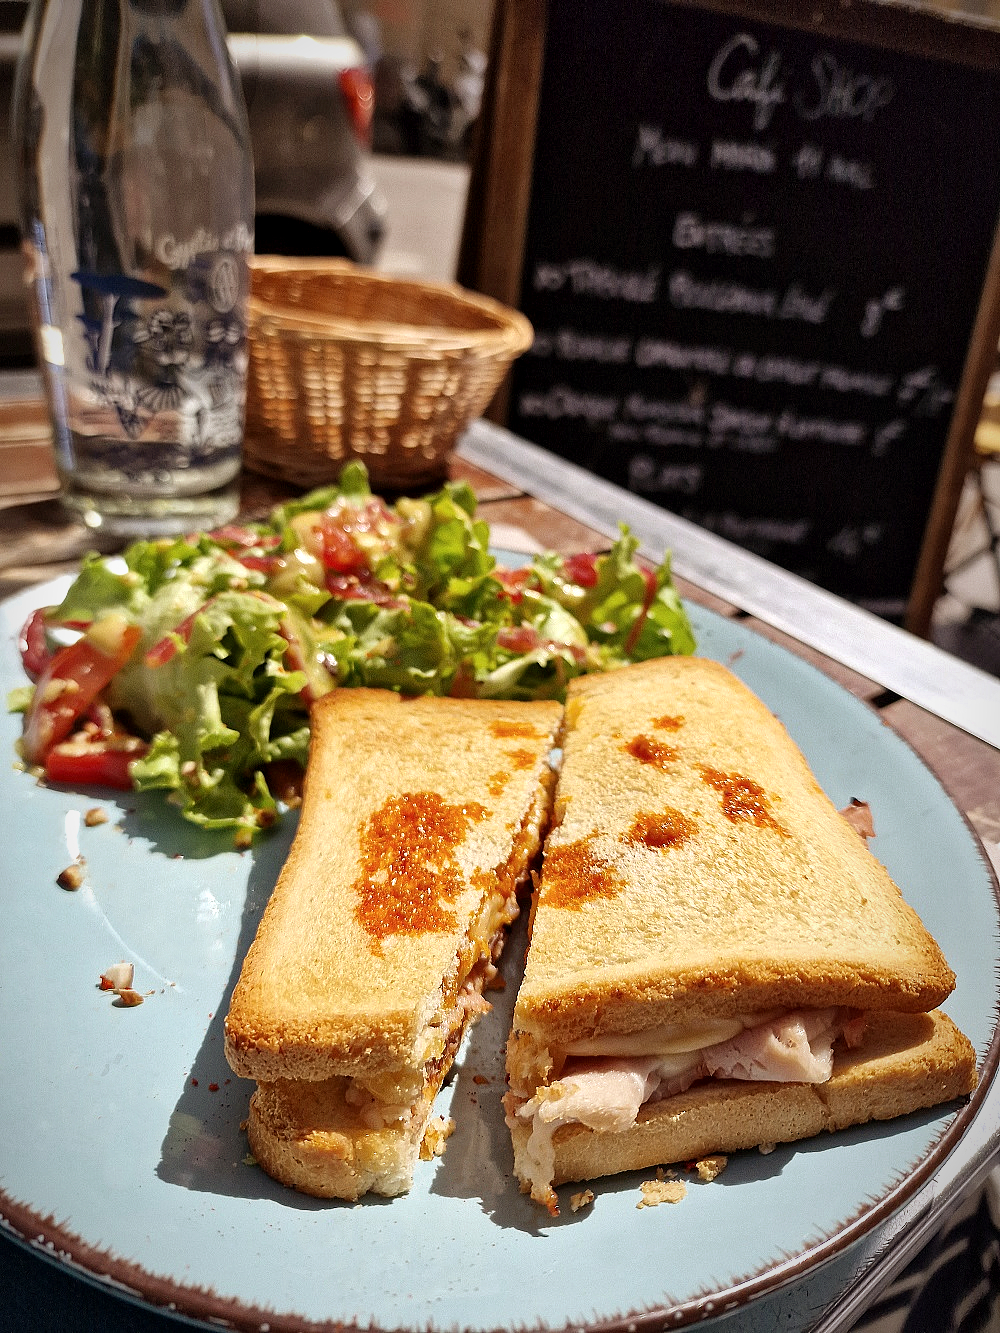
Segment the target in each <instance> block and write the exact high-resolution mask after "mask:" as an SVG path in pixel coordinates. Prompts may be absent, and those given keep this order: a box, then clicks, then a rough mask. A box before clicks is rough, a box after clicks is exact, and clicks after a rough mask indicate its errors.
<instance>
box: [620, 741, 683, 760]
mask: <svg viewBox="0 0 1000 1333" xmlns="http://www.w3.org/2000/svg"><path fill="white" fill-rule="evenodd" d="M624 748H625V750H626V752H627V753H628V754H630V755H631V756H632V758H633V759H638V760H639V763H640V764H652V765H653V766H654V768H666V766H667V765H668V764H672V763H673V762H674V760H675V759H676V758H677V748H676V746H673V745H668V744H667V743H666V741H658V740H657V739H656V737H655V736H633V737H632V739H631V740H630V741H629V743H628V744H627V745H626V746H625V747H624Z"/></svg>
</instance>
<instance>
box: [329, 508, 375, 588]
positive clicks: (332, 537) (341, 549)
mask: <svg viewBox="0 0 1000 1333" xmlns="http://www.w3.org/2000/svg"><path fill="white" fill-rule="evenodd" d="M320 536H321V538H322V541H323V554H322V557H321V558H322V561H323V566H324V568H325V569H328V570H331V571H332V572H333V573H335V574H361V573H367V572H368V561H367V559H366V557H365V553H364V551H362V550H361V548H360V547H359V546H357V545H356V544H355V543H354V542H353V541H352V540H351V538H350V535H349V534H348V533H347V532H346V531H345V530H344V526H343V524H341V523H338V522H337V520H336V519H335V518H334V517H333V516H332V515H331V514H323V515H322V516H321V517H320Z"/></svg>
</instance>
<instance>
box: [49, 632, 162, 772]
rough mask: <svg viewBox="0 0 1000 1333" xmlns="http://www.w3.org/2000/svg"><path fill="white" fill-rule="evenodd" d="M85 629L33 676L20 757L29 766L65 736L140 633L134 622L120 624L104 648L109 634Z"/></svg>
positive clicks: (125, 658)
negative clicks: (94, 633)
mask: <svg viewBox="0 0 1000 1333" xmlns="http://www.w3.org/2000/svg"><path fill="white" fill-rule="evenodd" d="M91 633H92V631H91V632H88V633H87V634H85V635H83V637H82V638H80V639H77V641H76V643H72V644H70V645H69V646H68V647H67V648H61V649H60V650H59V652H57V653H56V654H55V655H54V656H53V657H52V658H50V659H49V661H48V662H47V663H46V664H45V667H44V668H43V670H42V673H41V675H40V676H39V677H38V681H37V683H36V685H35V689H34V693H33V695H32V699H31V705H30V707H29V709H28V712H27V715H26V717H25V720H24V757H25V759H26V760H27V761H28V763H29V764H40V763H42V762H43V761H44V759H45V756H46V755H47V754H48V752H49V750H51V748H52V746H53V745H56V744H58V742H59V741H61V740H64V739H65V738H66V737H67V736H68V735H69V733H70V732H71V731H72V729H73V726H74V724H75V723H76V721H77V719H78V718H81V717H83V716H84V715H85V714H86V713H87V711H88V710H89V708H90V706H91V704H92V703H93V702H94V700H95V699H96V698H97V696H98V695H99V694H100V692H101V691H102V690H103V689H104V688H105V686H106V685H107V684H108V682H109V681H110V680H111V679H112V677H113V676H114V675H115V674H116V673H117V672H118V671H120V670H121V668H122V667H123V666H124V665H125V663H126V662H127V661H128V660H129V658H130V657H131V656H132V653H133V650H134V649H135V646H136V644H137V643H138V642H139V638H140V635H141V631H140V629H139V627H138V625H128V624H124V622H123V624H122V628H121V631H120V633H118V634H117V636H116V637H115V638H114V639H113V640H112V641H111V642H110V649H111V650H110V651H106V649H107V648H108V647H109V638H110V636H109V635H107V634H106V633H103V634H102V635H101V637H100V639H99V640H97V639H96V638H92V637H91Z"/></svg>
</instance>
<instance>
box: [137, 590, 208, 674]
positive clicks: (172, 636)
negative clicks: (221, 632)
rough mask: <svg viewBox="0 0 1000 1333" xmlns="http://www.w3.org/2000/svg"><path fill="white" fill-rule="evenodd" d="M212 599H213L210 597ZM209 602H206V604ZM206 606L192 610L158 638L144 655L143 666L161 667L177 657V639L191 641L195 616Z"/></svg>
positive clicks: (183, 641) (185, 641)
mask: <svg viewBox="0 0 1000 1333" xmlns="http://www.w3.org/2000/svg"><path fill="white" fill-rule="evenodd" d="M209 600H211V599H209ZM207 605H208V602H206V603H205V606H207ZM204 609H205V608H204V607H201V606H199V608H198V610H197V611H192V612H191V614H190V615H189V616H185V618H184V619H183V620H182V621H181V623H180V624H179V625H176V626H175V627H174V628H173V629H172V630H171V631H170V633H169V634H164V636H163V638H162V639H157V641H156V642H155V643H154V644H153V646H152V648H149V649H147V651H146V652H145V654H144V655H143V659H142V662H143V666H148V667H161V666H165V665H166V664H167V662H169V661H170V659H171V658H172V657H176V655H177V651H178V647H177V640H178V639H180V641H181V642H182V643H190V642H191V631H192V630H193V629H194V622H195V617H196V616H199V615H201V613H202V611H203V610H204Z"/></svg>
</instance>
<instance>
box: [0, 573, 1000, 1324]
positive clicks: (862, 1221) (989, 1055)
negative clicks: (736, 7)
mask: <svg viewBox="0 0 1000 1333" xmlns="http://www.w3.org/2000/svg"><path fill="white" fill-rule="evenodd" d="M494 554H497V555H499V554H507V553H506V552H502V553H501V552H497V551H494ZM72 578H73V575H72V574H62V575H59V576H57V577H56V578H53V579H50V580H46V581H44V582H41V583H38V584H35V585H32V586H31V587H29V588H26V589H22V590H20V591H18V592H16V593H14V594H13V595H11V596H9V597H7V598H5V599H0V609H2V610H3V612H4V614H5V615H8V614H9V613H10V612H12V611H13V612H14V614H20V613H21V612H19V611H15V608H18V607H20V608H23V614H24V616H25V617H26V616H27V614H29V613H30V611H31V610H33V609H34V608H35V607H37V606H42V605H48V604H51V599H52V598H53V597H54V596H56V595H58V590H59V589H60V588H65V587H67V586H68V585H69V583H70V582H71V581H72ZM46 598H48V599H50V600H46ZM685 603H686V605H687V606H688V607H689V609H693V610H695V611H696V612H697V615H698V616H704V617H707V619H708V620H709V621H710V622H711V621H715V622H719V623H720V624H724V625H726V626H727V627H729V628H730V629H735V630H736V631H737V632H738V633H740V634H745V635H747V636H749V637H750V639H751V641H760V642H761V643H762V644H763V645H765V649H766V652H767V653H768V654H771V653H776V654H777V655H778V656H779V657H782V658H787V659H789V661H790V662H793V663H794V664H795V668H794V669H796V670H802V671H804V673H805V674H806V675H807V676H808V675H811V674H814V675H816V676H818V677H820V678H821V679H822V680H823V681H824V682H825V684H826V685H827V686H832V687H833V688H834V689H835V690H836V691H837V692H839V693H840V694H842V695H843V696H845V700H846V701H849V702H848V703H847V706H848V707H850V708H860V709H862V710H864V711H865V712H867V713H868V714H869V715H870V716H872V717H874V718H880V713H879V710H878V709H877V708H876V707H874V706H873V704H872V703H871V702H870V701H869V700H867V699H865V698H863V697H861V696H859V695H856V694H854V693H852V691H850V690H849V689H847V687H846V686H845V685H843V684H842V683H841V682H840V681H839V680H837V679H836V678H835V677H834V676H832V675H830V674H828V673H827V672H825V671H824V670H823V669H822V668H821V667H820V666H818V665H817V664H816V663H815V662H813V661H811V660H809V659H807V658H804V657H799V656H798V655H797V654H795V653H794V652H792V651H791V650H790V649H789V648H788V647H786V646H785V645H784V644H782V643H778V642H776V641H775V640H773V639H771V638H769V637H768V636H766V635H764V634H760V633H759V632H758V631H757V630H755V629H754V628H753V626H752V625H750V624H747V623H745V622H744V621H743V620H742V619H740V618H736V619H735V620H734V619H733V618H732V617H728V616H724V615H721V614H720V613H719V612H717V611H713V610H712V609H711V608H709V607H705V606H702V605H701V604H700V603H694V602H691V601H690V600H689V599H685ZM887 730H888V732H889V733H890V734H891V735H892V736H893V737H894V739H895V741H896V742H899V743H901V744H902V745H903V746H904V747H905V749H906V751H908V753H909V755H910V756H911V758H912V759H913V760H915V761H916V763H917V764H918V765H919V767H920V768H922V769H923V770H924V771H925V773H926V774H927V775H928V776H929V777H930V778H931V779H932V781H933V783H934V785H935V787H936V788H937V790H938V792H939V793H940V795H941V796H942V797H943V798H944V800H945V801H946V802H947V804H948V805H949V806H951V808H952V810H953V811H954V812H955V813H956V814H957V815H958V816H959V818H960V820H961V823H962V826H963V827H964V829H965V832H966V834H967V835H969V837H970V840H971V844H972V849H973V850H974V851H975V853H976V855H977V857H978V860H979V862H980V863H981V866H982V869H983V870H984V871H985V874H986V878H987V881H988V885H989V888H990V891H991V893H992V897H993V906H994V909H995V910H996V912H997V915H998V920H1000V879H998V875H997V871H996V870H995V868H994V866H993V864H992V862H991V860H990V858H989V856H988V854H987V852H986V850H985V847H984V845H983V842H982V839H981V837H980V836H979V833H978V831H977V830H976V829H975V827H974V826H973V824H972V822H971V820H970V819H969V818H968V815H967V814H966V813H965V811H964V810H962V809H961V807H960V806H959V805H958V804H957V803H956V801H955V799H954V798H953V797H952V795H951V793H950V792H949V791H948V789H947V788H946V787H945V785H944V783H943V781H942V780H941V778H940V777H939V776H938V774H937V773H936V771H935V770H934V768H933V767H932V765H931V764H930V763H929V762H928V761H927V760H926V759H925V758H924V757H923V756H922V755H921V754H920V753H919V751H918V750H917V749H916V747H915V746H914V745H913V744H912V743H911V742H910V740H909V739H908V738H907V737H906V736H904V735H902V734H901V733H900V732H899V731H897V730H896V729H895V728H893V727H891V726H890V727H888V728H887ZM992 1023H993V1028H992V1034H991V1037H990V1040H989V1044H988V1046H987V1049H986V1052H985V1055H984V1057H983V1060H982V1063H981V1065H980V1067H979V1082H978V1084H977V1087H976V1088H975V1090H974V1091H973V1092H972V1093H971V1094H969V1095H968V1097H967V1098H965V1099H963V1101H962V1102H961V1103H960V1104H958V1106H957V1108H956V1109H955V1110H954V1111H953V1112H952V1113H950V1118H949V1120H948V1122H947V1124H945V1125H944V1126H943V1127H942V1128H941V1130H940V1132H939V1133H938V1134H937V1136H936V1138H935V1139H934V1140H933V1141H932V1142H931V1143H930V1144H929V1146H928V1147H927V1148H926V1149H925V1151H924V1153H923V1156H922V1157H921V1158H920V1160H918V1161H917V1162H916V1163H915V1164H913V1165H912V1166H910V1167H907V1168H906V1169H905V1173H904V1174H903V1175H902V1177H901V1178H900V1179H899V1180H898V1181H897V1182H896V1183H895V1184H894V1185H892V1186H890V1187H889V1188H888V1189H887V1190H886V1191H885V1192H884V1193H883V1194H882V1195H881V1197H880V1198H878V1199H876V1200H875V1201H874V1202H872V1203H871V1204H870V1205H869V1206H864V1204H862V1206H861V1207H860V1208H859V1209H858V1211H857V1213H856V1215H855V1216H854V1217H853V1218H851V1219H850V1220H849V1221H847V1222H843V1223H840V1224H837V1225H836V1227H835V1229H834V1230H833V1231H832V1232H830V1233H829V1234H826V1235H823V1236H822V1237H821V1239H819V1240H813V1241H809V1242H807V1243H806V1244H805V1246H804V1248H803V1249H801V1250H800V1251H798V1252H797V1253H795V1254H789V1255H787V1256H786V1258H785V1259H783V1260H781V1261H779V1262H778V1263H768V1264H767V1265H766V1266H765V1267H763V1268H761V1269H759V1270H757V1271H755V1272H751V1273H748V1274H745V1275H743V1276H741V1277H738V1278H736V1279H733V1280H732V1281H729V1282H727V1283H726V1285H724V1286H720V1287H717V1288H715V1289H713V1290H711V1291H704V1292H702V1293H699V1294H698V1295H697V1296H694V1297H691V1298H688V1299H687V1300H684V1301H681V1302H679V1303H677V1304H675V1305H670V1306H666V1305H655V1306H649V1307H646V1308H642V1309H634V1310H631V1311H623V1312H621V1313H616V1314H614V1315H608V1316H605V1317H599V1318H596V1319H593V1320H586V1321H578V1322H576V1323H574V1324H573V1325H572V1327H575V1328H579V1329H585V1330H587V1333H654V1330H660V1329H669V1328H686V1327H690V1326H691V1325H694V1324H699V1323H703V1322H704V1321H706V1320H712V1319H714V1318H716V1317H718V1316H721V1315H730V1314H733V1313H734V1312H736V1311H738V1310H741V1309H743V1308H744V1307H746V1306H747V1305H749V1304H750V1303H751V1302H752V1301H754V1300H758V1299H762V1298H764V1297H771V1296H774V1295H776V1294H778V1293H780V1292H781V1291H782V1290H783V1289H786V1288H787V1287H789V1286H790V1285H791V1284H793V1283H794V1282H796V1281H797V1280H800V1279H802V1278H803V1277H804V1276H805V1275H806V1274H809V1273H814V1272H816V1271H817V1270H818V1269H820V1268H822V1267H824V1266H826V1265H827V1264H829V1263H831V1262H833V1261H834V1260H836V1259H837V1258H839V1257H842V1256H843V1255H844V1254H845V1252H846V1251H847V1250H849V1249H850V1248H851V1247H852V1246H853V1245H854V1244H855V1243H856V1242H858V1241H860V1240H861V1239H863V1238H864V1237H866V1236H869V1235H871V1234H872V1233H873V1232H874V1231H875V1230H876V1229H877V1228H878V1227H879V1226H881V1225H882V1224H883V1223H884V1222H886V1221H887V1220H888V1219H889V1218H890V1217H892V1216H893V1215H894V1214H896V1213H897V1212H898V1211H899V1210H900V1209H901V1208H902V1207H903V1206H904V1205H905V1204H906V1203H908V1202H910V1201H911V1200H912V1199H913V1198H914V1196H915V1195H916V1194H917V1193H918V1192H919V1191H920V1189H921V1188H922V1187H923V1186H924V1185H925V1184H926V1183H927V1181H928V1180H929V1178H930V1177H932V1176H933V1175H934V1174H935V1173H936V1172H937V1171H938V1170H940V1168H941V1166H942V1165H943V1163H944V1162H945V1161H946V1160H947V1159H948V1158H949V1157H950V1156H951V1154H952V1152H953V1151H954V1150H955V1149H956V1148H957V1146H958V1144H959V1143H960V1142H961V1140H962V1139H963V1138H964V1136H965V1134H966V1133H967V1131H968V1130H969V1129H970V1128H971V1126H972V1124H973V1122H974V1121H975V1120H976V1118H977V1116H978V1114H979V1111H980V1109H981V1107H982V1104H983V1102H984V1101H985V1100H986V1098H987V1096H988V1095H989V1092H990V1089H991V1087H992V1084H993V1081H994V1077H995V1075H996V1072H997V1069H998V1067H1000V976H995V978H994V1005H993V1013H992ZM931 1109H933V1108H931ZM994 1137H998V1138H1000V1129H998V1130H997V1131H995V1134H994ZM0 1234H3V1235H5V1236H6V1237H7V1238H8V1239H9V1240H11V1241H12V1243H14V1244H17V1245H19V1246H22V1247H24V1248H27V1249H28V1250H29V1252H31V1253H32V1254H33V1255H34V1256H36V1257H38V1258H41V1259H42V1260H45V1261H49V1262H52V1263H55V1264H56V1265H57V1266H59V1267H61V1268H64V1269H65V1270H67V1271H68V1272H70V1273H71V1274H72V1275H73V1276H75V1277H76V1278H78V1279H79V1280H81V1281H85V1282H89V1283H91V1284H92V1285H94V1286H96V1287H97V1288H98V1289H100V1290H102V1291H105V1292H107V1293H109V1294H112V1295H116V1296H119V1297H121V1298H124V1299H126V1300H130V1301H132V1302H133V1303H136V1304H138V1305H139V1306H140V1307H141V1308H143V1309H146V1310H148V1311H150V1312H152V1313H154V1314H158V1315H161V1316H167V1317H178V1318H183V1319H187V1320H195V1321H198V1322H199V1323H201V1324H203V1326H204V1327H206V1328H210V1327H213V1326H214V1327H218V1326H219V1323H220V1321H221V1323H222V1324H223V1326H225V1327H230V1328H234V1329H238V1330H246V1333H251V1330H252V1331H253V1333H260V1330H261V1328H262V1327H264V1326H266V1327H268V1328H269V1329H270V1330H272V1333H293V1330H297V1331H298V1333H306V1331H308V1333H436V1331H437V1330H438V1329H439V1327H440V1326H439V1325H437V1324H434V1323H431V1322H427V1323H423V1324H420V1323H416V1322H415V1323H413V1324H412V1325H390V1324H388V1323H387V1324H385V1325H382V1324H379V1323H375V1322H372V1321H371V1320H369V1321H367V1322H362V1319H363V1316H358V1317H356V1318H351V1319H348V1320H345V1319H342V1318H337V1317H333V1316H331V1317H329V1318H325V1317H324V1318H321V1319H314V1318H312V1317H309V1316H305V1315H301V1314H295V1313H294V1312H292V1311H284V1312H281V1311H276V1310H273V1309H271V1308H268V1307H266V1306H264V1305H255V1304H249V1303H247V1302H245V1301H243V1300H241V1299H240V1298H239V1297H237V1296H222V1295H219V1294H218V1293H216V1292H215V1291H214V1290H212V1289H210V1288H207V1287H204V1286H202V1285H198V1284H189V1283H184V1282H183V1281H180V1280H178V1279H177V1278H176V1277H168V1276H164V1275H162V1274H158V1273H155V1272H153V1271H151V1270H150V1269H149V1268H147V1267H144V1266H143V1265H142V1264H140V1263H137V1262H135V1261H133V1260H130V1259H126V1258H123V1257H121V1256H118V1255H115V1254H114V1253H113V1252H112V1251H110V1250H109V1249H108V1248H106V1247H102V1246H100V1245H99V1244H96V1243H94V1242H92V1241H89V1240H87V1239H85V1238H84V1237H82V1236H80V1235H78V1234H77V1233H76V1232H74V1231H73V1230H71V1229H70V1228H69V1227H67V1226H64V1225H63V1224H62V1223H60V1222H59V1221H58V1220H57V1219H56V1218H55V1217H54V1216H53V1215H51V1214H49V1215H43V1214H41V1213H39V1212H38V1211H37V1210H36V1209H35V1208H34V1206H33V1205H32V1204H31V1203H29V1202H26V1201H20V1200H18V1199H16V1198H14V1197H13V1196H11V1195H10V1194H8V1192H7V1191H6V1189H5V1188H4V1187H3V1185H2V1184H0ZM468 1327H470V1328H471V1327H472V1325H469V1326H468ZM524 1327H525V1328H528V1327H531V1328H533V1329H536V1330H538V1333H552V1331H554V1330H555V1329H556V1325H555V1324H550V1323H548V1322H545V1321H543V1320H540V1319H539V1320H536V1322H535V1323H534V1324H533V1325H531V1326H528V1325H525V1326H524ZM565 1327H570V1325H566V1326H565ZM475 1328H476V1330H477V1333H510V1330H509V1327H508V1326H507V1325H503V1324H501V1325H490V1324H488V1323H487V1322H482V1323H479V1324H476V1325H475ZM519 1333H520V1331H519Z"/></svg>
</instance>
